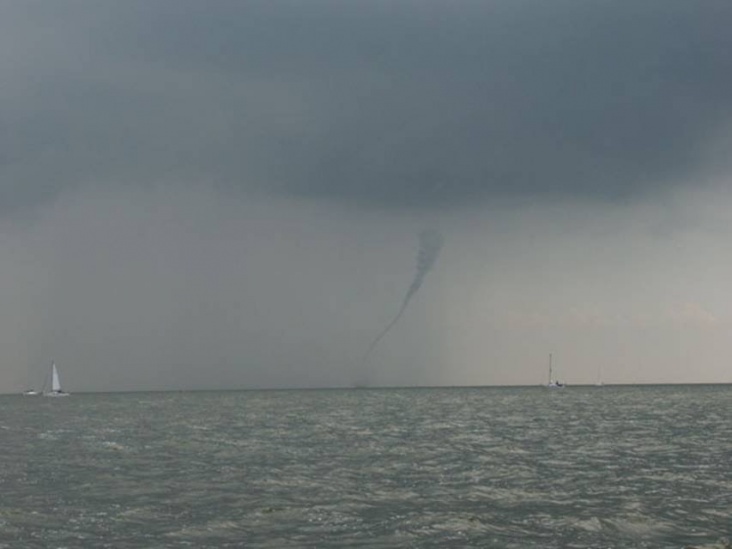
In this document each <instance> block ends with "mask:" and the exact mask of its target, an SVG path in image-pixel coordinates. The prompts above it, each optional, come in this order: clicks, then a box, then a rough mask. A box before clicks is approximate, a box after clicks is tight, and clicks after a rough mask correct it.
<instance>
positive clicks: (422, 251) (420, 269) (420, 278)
mask: <svg viewBox="0 0 732 549" xmlns="http://www.w3.org/2000/svg"><path fill="white" fill-rule="evenodd" d="M442 244H443V239H442V235H441V234H440V233H439V232H437V231H436V230H435V229H425V230H423V231H422V232H421V233H419V252H417V273H416V274H415V275H414V280H413V281H412V284H411V285H410V286H409V289H408V290H407V293H406V295H405V296H404V299H403V300H402V305H401V307H399V311H398V312H397V314H396V316H395V317H394V318H393V319H392V320H391V322H389V324H387V325H386V327H385V328H384V329H383V330H382V331H381V332H380V333H379V335H377V336H376V338H374V340H373V341H372V342H371V345H369V348H368V349H367V350H366V354H365V355H364V357H363V364H366V361H367V360H368V358H369V356H370V355H371V353H372V352H373V350H374V349H375V348H376V346H377V345H378V344H379V341H381V340H382V339H383V337H384V336H385V335H386V334H388V333H389V331H390V330H391V329H392V328H393V327H394V325H395V324H396V323H397V322H398V321H399V319H400V318H401V316H402V315H403V314H404V311H405V310H406V309H407V305H409V302H410V301H411V299H412V298H413V297H414V294H416V293H417V290H419V289H420V287H421V286H422V283H423V282H424V278H425V276H427V273H429V272H430V270H431V269H432V267H433V266H434V264H435V261H436V260H437V256H438V255H439V254H440V250H441V249H442Z"/></svg>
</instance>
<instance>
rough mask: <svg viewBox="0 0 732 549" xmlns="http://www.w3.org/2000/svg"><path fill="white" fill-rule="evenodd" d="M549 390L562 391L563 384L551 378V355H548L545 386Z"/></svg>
mask: <svg viewBox="0 0 732 549" xmlns="http://www.w3.org/2000/svg"><path fill="white" fill-rule="evenodd" d="M546 386H547V387H548V388H550V389H564V383H562V382H561V381H559V380H557V379H554V377H553V376H552V354H551V353H549V383H547V385H546Z"/></svg>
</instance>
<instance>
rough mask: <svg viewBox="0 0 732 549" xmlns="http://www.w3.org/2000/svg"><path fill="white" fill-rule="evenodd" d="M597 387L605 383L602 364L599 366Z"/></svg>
mask: <svg viewBox="0 0 732 549" xmlns="http://www.w3.org/2000/svg"><path fill="white" fill-rule="evenodd" d="M595 385H596V386H597V387H602V386H603V385H605V383H604V382H603V381H602V364H600V365H599V366H598V367H597V381H596V382H595Z"/></svg>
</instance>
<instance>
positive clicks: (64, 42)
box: [0, 0, 732, 212]
mask: <svg viewBox="0 0 732 549" xmlns="http://www.w3.org/2000/svg"><path fill="white" fill-rule="evenodd" d="M44 6H48V5H47V4H43V3H32V2H31V3H22V2H16V3H10V4H8V5H6V6H5V8H4V12H5V13H4V14H3V16H4V19H5V20H6V22H7V21H13V18H14V17H15V18H16V19H17V21H18V26H19V27H20V28H19V29H18V37H19V38H18V41H19V44H18V47H17V49H16V50H15V51H17V53H14V54H13V55H14V56H15V57H16V58H14V59H13V61H14V63H11V64H3V65H0V68H1V70H2V72H3V79H4V80H6V81H12V82H14V86H13V89H14V90H16V91H15V92H5V93H3V92H0V97H4V98H5V99H6V101H3V102H2V104H3V105H5V106H4V107H1V108H0V117H2V118H3V119H4V120H5V122H6V123H5V124H4V128H5V129H3V130H2V131H0V147H1V149H0V150H2V151H3V153H2V155H0V208H1V210H0V211H5V212H7V211H12V210H13V209H17V208H23V207H25V206H28V205H31V204H34V203H38V202H42V201H44V200H48V199H51V198H52V197H54V196H56V195H57V194H58V193H59V192H60V191H61V190H62V189H65V188H72V187H74V186H76V185H139V184H149V183H150V182H159V181H166V182H176V181H185V182H186V183H188V184H190V183H191V182H194V183H195V184H202V185H203V184H205V185H209V184H213V185H216V186H218V188H220V189H221V190H223V191H227V192H235V193H236V192H239V191H243V192H251V191H257V192H263V193H271V194H275V195H290V196H299V197H305V198H315V199H322V200H329V201H336V202H342V203H348V204H351V205H354V206H363V207H379V208H443V207H452V206H463V205H468V204H473V205H474V204H481V203H490V202H491V201H492V200H496V199H502V198H512V197H513V198H515V197H529V198H531V199H542V198H543V197H566V196H572V197H578V198H587V199H597V200H628V199H633V198H635V197H637V196H641V195H647V194H649V193H653V192H655V191H657V190H659V189H663V188H669V187H670V186H672V185H677V184H689V183H688V182H689V181H690V180H692V179H693V176H694V174H696V173H698V172H699V171H700V170H703V169H704V166H703V164H702V159H703V158H704V154H703V153H704V149H705V147H706V146H707V145H708V144H709V141H710V140H711V139H713V138H714V136H715V135H716V134H717V132H718V131H719V130H720V128H722V127H723V125H724V124H727V123H728V122H729V121H730V116H731V115H732V76H730V71H729V70H728V68H729V60H730V58H732V38H731V36H732V33H730V32H729V28H732V3H730V2H729V1H728V0H707V1H705V2H703V3H697V2H688V1H687V0H684V1H681V0H663V1H661V0H651V1H646V2H593V3H588V2H581V1H557V2H551V3H547V2H538V1H527V2H515V1H513V0H512V1H511V2H509V1H494V2H461V3H458V4H456V5H447V4H445V3H443V2H419V3H413V2H407V1H404V2H397V3H381V2H375V3H366V2H363V3H341V2H338V3H335V2H309V3H306V4H301V3H291V2H245V3H240V2H217V3H214V4H210V5H208V4H207V5H206V7H205V9H204V8H203V7H202V4H200V3H199V2H197V1H177V0H176V1H175V2H167V1H159V2H155V3H141V2H129V3H125V4H118V5H116V6H105V7H101V5H100V4H97V3H96V2H72V3H69V4H68V10H67V11H66V12H64V11H63V10H58V9H56V8H54V9H53V10H52V9H51V8H50V7H48V8H46V7H44ZM52 23H53V24H55V27H54V28H55V33H53V34H51V35H50V38H46V36H47V35H48V33H47V32H46V33H44V28H45V27H44V25H50V24H52ZM6 24H7V23H6ZM23 25H25V27H23ZM31 45H33V48H31ZM44 48H45V49H47V51H48V52H49V53H51V52H53V54H54V55H53V56H52V59H53V63H50V62H46V61H44V56H43V55H27V54H26V52H29V51H31V50H33V51H35V52H38V51H40V52H41V53H42V52H43V51H44Z"/></svg>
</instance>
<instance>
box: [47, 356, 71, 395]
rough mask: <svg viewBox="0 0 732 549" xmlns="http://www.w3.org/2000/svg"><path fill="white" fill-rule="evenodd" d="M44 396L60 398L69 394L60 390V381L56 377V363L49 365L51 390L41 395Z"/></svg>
mask: <svg viewBox="0 0 732 549" xmlns="http://www.w3.org/2000/svg"><path fill="white" fill-rule="evenodd" d="M43 395H44V396H51V397H61V396H69V393H67V392H66V391H64V390H62V389H61V381H60V379H59V376H58V369H57V368H56V363H55V362H53V363H52V364H51V390H50V391H49V392H47V393H43Z"/></svg>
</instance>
